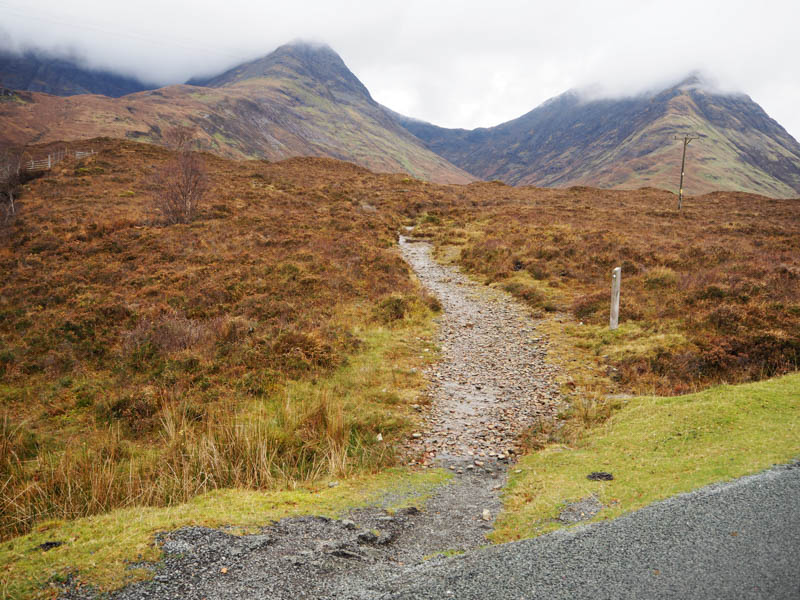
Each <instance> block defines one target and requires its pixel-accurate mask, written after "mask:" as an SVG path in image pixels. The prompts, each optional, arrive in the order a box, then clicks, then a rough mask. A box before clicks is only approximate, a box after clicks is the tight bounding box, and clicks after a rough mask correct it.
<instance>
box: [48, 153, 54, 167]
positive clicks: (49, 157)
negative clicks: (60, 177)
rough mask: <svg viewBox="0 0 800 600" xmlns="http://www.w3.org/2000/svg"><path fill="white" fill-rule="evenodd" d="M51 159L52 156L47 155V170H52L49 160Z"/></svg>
mask: <svg viewBox="0 0 800 600" xmlns="http://www.w3.org/2000/svg"><path fill="white" fill-rule="evenodd" d="M52 157H53V155H52V154H48V155H47V168H48V169H50V168H52V167H53V163H52V160H51V159H52Z"/></svg>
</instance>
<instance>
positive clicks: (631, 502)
mask: <svg viewBox="0 0 800 600" xmlns="http://www.w3.org/2000/svg"><path fill="white" fill-rule="evenodd" d="M798 434H800V374H792V375H787V376H784V377H781V378H778V379H772V380H769V381H764V382H759V383H751V384H745V385H738V386H728V385H723V386H718V387H714V388H711V389H708V390H705V391H703V392H699V393H696V394H689V395H685V396H676V397H639V398H633V399H631V400H629V401H627V403H626V404H625V406H623V407H622V408H620V409H619V410H618V411H616V412H614V413H613V414H612V416H611V417H610V418H609V419H608V420H606V421H605V422H604V423H603V424H601V425H599V426H597V427H595V428H593V429H589V430H587V431H586V432H585V434H584V435H583V436H582V437H581V438H580V439H579V441H578V442H577V443H576V445H575V447H574V448H569V447H567V446H564V445H552V446H549V447H548V448H546V449H544V450H542V451H540V452H536V453H533V454H530V455H528V456H525V457H524V458H523V459H522V460H521V461H520V462H519V463H518V465H517V468H516V469H514V470H512V472H511V474H510V479H509V483H508V486H507V488H506V491H505V495H504V504H505V509H504V512H503V513H502V514H501V515H500V517H499V518H498V521H497V523H496V527H495V530H494V532H493V534H492V536H491V537H492V541H494V542H505V541H510V540H515V539H521V538H529V537H535V536H538V535H541V534H544V533H548V532H550V531H553V530H555V529H558V528H560V527H562V526H563V525H562V524H561V523H560V522H558V521H557V520H556V517H557V516H558V514H559V512H560V511H561V509H562V508H563V507H564V505H565V504H566V503H569V502H574V501H576V500H579V499H581V498H585V497H587V496H590V495H595V496H596V497H597V498H598V499H599V501H600V502H601V503H602V504H603V505H604V507H605V508H604V509H603V510H601V511H600V513H599V514H598V515H597V516H596V517H595V519H594V520H607V519H613V518H616V517H618V516H620V515H622V514H624V513H627V512H630V511H633V510H636V509H639V508H642V507H643V506H646V505H648V504H650V503H652V502H655V501H658V500H662V499H665V498H668V497H670V496H673V495H675V494H679V493H683V492H688V491H691V490H694V489H697V488H699V487H702V486H704V485H708V484H711V483H714V482H719V481H727V480H730V479H733V478H736V477H741V476H743V475H747V474H750V473H755V472H758V471H760V470H763V469H765V468H768V467H770V466H771V465H773V464H776V463H781V462H786V461H788V460H791V459H793V458H795V457H797V456H798V455H800V441H799V440H800V435H798ZM593 471H606V472H610V473H612V474H613V475H614V480H613V481H590V480H588V479H587V477H586V476H587V475H588V474H589V473H591V472H593Z"/></svg>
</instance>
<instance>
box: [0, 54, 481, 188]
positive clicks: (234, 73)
mask: <svg viewBox="0 0 800 600" xmlns="http://www.w3.org/2000/svg"><path fill="white" fill-rule="evenodd" d="M190 84H191V85H188V84H187V85H173V86H168V87H165V88H161V89H158V90H149V91H144V92H139V93H136V94H130V95H127V96H124V97H122V98H107V97H103V96H97V95H87V96H72V97H69V98H60V97H56V96H51V95H45V94H39V93H26V94H17V95H16V96H15V97H14V101H8V100H7V101H3V102H0V142H2V141H6V142H14V143H31V142H50V141H59V140H76V139H89V138H94V137H98V136H108V137H116V138H128V139H134V140H140V141H146V142H152V143H161V142H162V141H163V140H162V136H163V133H164V131H166V130H167V129H168V128H169V127H171V126H175V125H191V126H194V127H195V128H196V130H197V135H198V141H199V143H200V145H201V147H202V148H204V149H206V150H208V151H211V152H214V153H216V154H219V155H221V156H225V157H229V158H240V159H241V158H266V159H268V160H281V159H285V158H288V157H292V156H327V157H331V158H337V159H340V160H345V161H349V162H353V163H356V164H359V165H362V166H364V167H367V168H368V169H371V170H373V171H379V172H407V173H410V174H411V175H414V176H415V177H418V178H421V179H428V180H432V181H437V182H442V183H466V182H469V181H473V180H475V179H476V178H475V177H473V176H471V175H469V174H468V173H466V172H464V171H462V170H461V169H459V168H457V167H455V166H453V165H452V164H450V163H449V162H448V161H447V160H445V159H444V158H442V157H440V156H438V155H437V154H435V153H434V152H432V151H431V150H429V149H428V148H426V147H425V146H424V145H423V144H422V142H420V141H419V140H418V139H417V138H415V137H414V136H413V135H411V134H410V133H409V132H408V131H407V130H406V129H405V128H403V127H402V126H401V125H399V124H398V123H397V121H396V120H395V119H394V118H393V117H392V116H391V115H389V114H388V113H387V112H386V110H384V108H383V107H382V106H380V105H379V104H378V103H377V102H375V100H373V99H372V97H371V96H370V94H369V91H368V90H367V89H366V88H365V87H364V85H363V84H362V83H361V82H360V81H359V80H358V78H357V77H356V76H355V75H353V73H352V72H350V70H349V69H348V68H347V66H346V65H345V63H344V62H343V61H342V59H341V58H340V57H339V55H338V54H336V53H335V52H334V51H333V50H331V49H330V48H329V47H328V46H319V45H311V44H306V43H293V44H287V45H284V46H281V47H280V48H278V49H277V50H275V51H274V52H272V53H271V54H269V55H267V56H265V57H263V58H260V59H258V60H254V61H252V62H249V63H246V64H243V65H239V66H238V67H235V68H234V69H231V70H230V71H227V72H225V73H222V74H221V75H218V76H215V77H212V78H209V79H206V80H192V81H190Z"/></svg>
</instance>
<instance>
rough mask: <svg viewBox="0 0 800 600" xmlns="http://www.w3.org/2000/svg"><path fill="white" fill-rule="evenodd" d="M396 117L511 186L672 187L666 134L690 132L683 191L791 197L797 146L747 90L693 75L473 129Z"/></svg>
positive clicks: (673, 146)
mask: <svg viewBox="0 0 800 600" xmlns="http://www.w3.org/2000/svg"><path fill="white" fill-rule="evenodd" d="M395 115H396V116H395V118H398V122H400V123H401V124H402V125H403V126H404V127H406V128H407V129H408V130H409V131H411V133H413V134H414V135H415V136H417V137H418V138H419V139H421V140H422V141H423V142H425V143H426V145H427V146H428V148H430V149H431V150H433V151H434V152H436V153H437V154H440V155H442V156H444V157H445V158H447V159H448V160H449V161H450V162H452V163H453V164H455V165H457V166H460V167H461V168H463V169H465V170H466V171H468V172H471V173H473V174H475V175H477V176H479V177H482V178H484V179H499V180H501V181H504V182H506V183H509V184H512V185H537V186H545V187H553V186H560V187H563V186H569V185H593V186H597V187H607V188H632V187H643V186H654V187H661V188H666V189H676V188H677V175H678V174H679V171H680V161H681V156H680V151H681V145H680V144H678V143H677V142H675V141H674V138H675V137H676V136H681V135H683V134H694V135H695V137H697V138H698V139H697V141H696V142H693V145H691V146H690V153H689V159H687V160H689V162H688V163H687V164H688V168H687V182H686V183H687V186H686V187H687V189H688V190H689V191H690V193H693V194H699V193H705V192H710V191H713V190H716V189H734V190H736V189H738V190H742V191H749V192H754V193H759V194H763V195H769V196H780V197H796V196H798V195H800V144H798V143H797V141H796V140H795V139H794V138H793V137H792V136H791V135H789V133H788V132H786V130H785V129H784V128H783V127H781V126H780V124H779V123H777V121H775V120H774V119H772V118H770V117H769V115H767V113H766V112H765V111H764V110H763V109H762V108H761V107H760V106H758V104H756V103H755V102H753V100H752V99H751V98H750V97H749V96H747V95H746V94H742V93H721V92H717V91H711V90H710V88H709V86H707V85H706V84H705V82H704V81H703V80H702V78H700V77H699V76H698V75H697V74H690V76H689V77H687V78H684V79H683V80H681V81H679V82H678V83H677V84H674V85H671V86H669V87H667V88H664V89H662V90H660V91H657V92H650V93H643V94H639V95H636V96H629V97H623V98H618V99H614V98H596V99H592V98H588V99H587V98H586V97H585V95H582V94H581V93H580V92H579V91H576V90H568V91H567V92H564V93H563V94H561V95H559V96H556V97H554V98H551V99H549V100H547V101H545V102H544V103H542V104H540V105H539V106H537V107H536V108H534V109H533V110H531V111H529V112H527V113H525V114H524V115H522V116H520V117H518V118H516V119H512V120H511V121H507V122H505V123H501V124H499V125H496V126H494V127H485V128H477V129H472V130H468V129H447V128H442V127H438V126H436V125H433V124H430V123H426V122H422V121H419V120H417V119H412V118H408V117H404V116H402V115H397V113H395Z"/></svg>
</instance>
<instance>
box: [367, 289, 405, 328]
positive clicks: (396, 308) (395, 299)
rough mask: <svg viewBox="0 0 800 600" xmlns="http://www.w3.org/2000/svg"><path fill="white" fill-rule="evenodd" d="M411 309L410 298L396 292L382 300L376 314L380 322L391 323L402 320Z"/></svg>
mask: <svg viewBox="0 0 800 600" xmlns="http://www.w3.org/2000/svg"><path fill="white" fill-rule="evenodd" d="M409 309H410V305H409V301H408V299H407V298H405V297H404V296H399V295H396V294H395V295H392V296H389V297H388V298H384V299H383V300H381V301H380V303H379V304H378V306H377V308H376V309H375V316H376V318H377V319H378V320H379V321H380V322H382V323H384V324H386V325H389V324H391V323H394V322H396V321H400V320H402V319H403V317H405V316H406V313H408V311H409Z"/></svg>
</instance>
